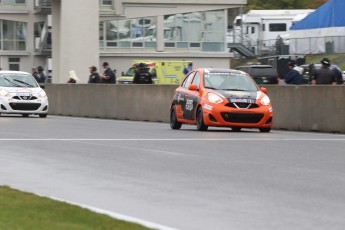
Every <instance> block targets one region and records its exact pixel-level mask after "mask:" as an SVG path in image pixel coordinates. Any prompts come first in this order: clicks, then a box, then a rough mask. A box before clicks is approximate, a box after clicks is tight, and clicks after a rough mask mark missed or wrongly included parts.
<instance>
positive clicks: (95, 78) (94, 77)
mask: <svg viewBox="0 0 345 230" xmlns="http://www.w3.org/2000/svg"><path fill="white" fill-rule="evenodd" d="M89 69H90V73H91V74H90V76H89V82H88V83H99V82H100V78H99V74H98V73H97V67H96V66H90V68H89Z"/></svg>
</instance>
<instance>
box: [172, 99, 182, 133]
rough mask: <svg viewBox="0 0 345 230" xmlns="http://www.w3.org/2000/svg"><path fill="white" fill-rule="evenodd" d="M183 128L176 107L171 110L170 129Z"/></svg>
mask: <svg viewBox="0 0 345 230" xmlns="http://www.w3.org/2000/svg"><path fill="white" fill-rule="evenodd" d="M181 126H182V123H181V122H178V121H177V118H176V109H175V105H174V106H173V107H172V108H171V112H170V127H171V128H172V129H180V128H181Z"/></svg>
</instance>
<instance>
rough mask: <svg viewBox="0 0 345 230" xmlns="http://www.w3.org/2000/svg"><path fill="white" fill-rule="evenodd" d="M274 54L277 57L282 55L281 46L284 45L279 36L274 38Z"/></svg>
mask: <svg viewBox="0 0 345 230" xmlns="http://www.w3.org/2000/svg"><path fill="white" fill-rule="evenodd" d="M275 45H276V53H277V54H278V55H280V54H282V53H283V45H284V41H283V38H282V37H280V35H278V36H277V38H276V44H275Z"/></svg>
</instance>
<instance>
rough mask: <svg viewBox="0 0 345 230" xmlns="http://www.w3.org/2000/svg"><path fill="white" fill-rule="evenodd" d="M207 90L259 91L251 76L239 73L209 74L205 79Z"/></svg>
mask: <svg viewBox="0 0 345 230" xmlns="http://www.w3.org/2000/svg"><path fill="white" fill-rule="evenodd" d="M204 85H205V88H209V89H216V90H233V91H258V90H259V89H258V87H257V86H256V84H255V83H254V82H253V79H252V78H251V77H250V76H247V75H243V74H237V73H226V72H225V73H207V74H206V75H205V78H204Z"/></svg>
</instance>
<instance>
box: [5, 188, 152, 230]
mask: <svg viewBox="0 0 345 230" xmlns="http://www.w3.org/2000/svg"><path fill="white" fill-rule="evenodd" d="M0 229H1V230H45V229H47V230H61V229H66V230H97V229H100V230H108V229H109V230H110V229H111V230H148V229H149V228H146V227H143V226H141V225H138V224H134V223H128V222H125V221H121V220H116V219H113V218H111V217H109V216H107V215H103V214H98V213H94V212H91V211H89V210H87V209H83V208H80V207H78V206H74V205H70V204H67V203H65V202H58V201H54V200H51V199H49V198H45V197H40V196H36V195H34V194H31V193H26V192H21V191H18V190H15V189H11V188H9V187H7V186H0Z"/></svg>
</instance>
